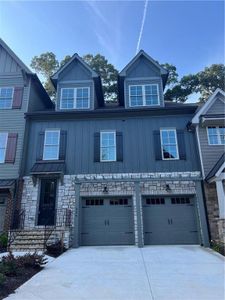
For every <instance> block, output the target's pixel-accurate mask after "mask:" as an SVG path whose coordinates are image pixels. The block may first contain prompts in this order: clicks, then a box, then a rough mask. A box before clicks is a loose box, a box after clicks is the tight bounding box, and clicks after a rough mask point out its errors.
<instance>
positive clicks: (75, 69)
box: [58, 59, 92, 81]
mask: <svg viewBox="0 0 225 300" xmlns="http://www.w3.org/2000/svg"><path fill="white" fill-rule="evenodd" d="M91 78H92V74H91V72H90V71H89V70H88V69H87V68H85V67H84V65H82V64H81V63H80V62H79V61H78V60H77V59H75V60H73V61H72V62H71V63H70V64H69V65H67V67H66V68H65V69H64V70H63V71H62V72H61V73H60V74H59V78H58V79H59V80H73V81H74V80H78V81H79V80H89V79H91Z"/></svg>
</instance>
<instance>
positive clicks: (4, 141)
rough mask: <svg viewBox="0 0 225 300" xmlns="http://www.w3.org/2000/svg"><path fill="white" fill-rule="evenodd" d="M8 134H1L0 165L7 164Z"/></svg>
mask: <svg viewBox="0 0 225 300" xmlns="http://www.w3.org/2000/svg"><path fill="white" fill-rule="evenodd" d="M7 140H8V133H6V132H0V163H4V162H5V154H6V147H7Z"/></svg>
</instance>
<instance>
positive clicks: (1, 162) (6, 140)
mask: <svg viewBox="0 0 225 300" xmlns="http://www.w3.org/2000/svg"><path fill="white" fill-rule="evenodd" d="M0 134H6V139H5V145H4V148H5V152H4V156H3V158H4V159H3V161H0V164H4V163H5V156H6V150H7V143H8V136H9V134H8V132H0Z"/></svg>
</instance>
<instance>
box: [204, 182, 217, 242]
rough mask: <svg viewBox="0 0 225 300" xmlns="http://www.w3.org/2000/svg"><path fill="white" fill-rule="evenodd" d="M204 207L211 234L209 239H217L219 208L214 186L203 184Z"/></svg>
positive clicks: (212, 184)
mask: <svg viewBox="0 0 225 300" xmlns="http://www.w3.org/2000/svg"><path fill="white" fill-rule="evenodd" d="M204 189H205V196H206V206H207V213H208V219H209V227H210V232H211V239H212V240H218V239H219V231H218V221H219V206H218V199H217V193H216V184H215V182H213V183H210V184H209V183H204Z"/></svg>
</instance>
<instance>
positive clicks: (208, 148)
mask: <svg viewBox="0 0 225 300" xmlns="http://www.w3.org/2000/svg"><path fill="white" fill-rule="evenodd" d="M221 125H222V124H221ZM211 126H212V125H211ZM199 141H200V145H201V154H202V160H203V168H204V173H205V176H207V174H208V173H209V171H210V170H211V169H212V168H213V167H214V165H215V163H216V162H217V161H218V160H219V158H220V157H221V155H222V154H223V153H224V151H225V146H224V145H209V143H208V136H207V128H206V127H199Z"/></svg>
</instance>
